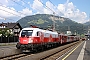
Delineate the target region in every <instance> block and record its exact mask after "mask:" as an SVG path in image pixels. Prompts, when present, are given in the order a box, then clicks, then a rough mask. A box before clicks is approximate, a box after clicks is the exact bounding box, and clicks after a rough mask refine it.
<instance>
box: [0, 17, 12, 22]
mask: <svg viewBox="0 0 90 60" xmlns="http://www.w3.org/2000/svg"><path fill="white" fill-rule="evenodd" d="M0 18H3V20H6V19H9V20H12V21H14V20H13V19H10V18H6V17H2V16H0Z"/></svg>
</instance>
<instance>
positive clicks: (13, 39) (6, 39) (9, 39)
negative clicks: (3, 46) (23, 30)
mask: <svg viewBox="0 0 90 60" xmlns="http://www.w3.org/2000/svg"><path fill="white" fill-rule="evenodd" d="M11 42H18V36H11V37H5V36H0V43H11Z"/></svg>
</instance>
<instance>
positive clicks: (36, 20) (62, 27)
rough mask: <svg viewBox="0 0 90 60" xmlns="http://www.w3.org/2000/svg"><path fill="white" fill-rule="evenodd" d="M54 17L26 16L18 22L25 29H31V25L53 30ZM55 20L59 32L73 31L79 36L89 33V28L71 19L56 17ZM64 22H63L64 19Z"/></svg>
mask: <svg viewBox="0 0 90 60" xmlns="http://www.w3.org/2000/svg"><path fill="white" fill-rule="evenodd" d="M51 18H52V15H48V14H37V15H32V16H26V17H24V18H21V19H20V20H18V21H17V22H18V23H20V25H21V26H22V27H23V28H24V27H29V26H30V25H36V26H38V27H40V28H44V29H46V28H52V25H53V21H52V19H51ZM54 18H55V19H56V20H55V28H56V30H57V31H58V32H63V33H66V31H67V30H71V32H72V33H73V34H74V33H75V32H76V33H78V34H84V33H86V32H87V31H86V30H87V26H86V25H84V24H80V23H77V22H75V21H72V20H70V19H69V18H64V17H59V16H54ZM58 18H59V19H58ZM61 18H62V19H63V20H62V19H61Z"/></svg>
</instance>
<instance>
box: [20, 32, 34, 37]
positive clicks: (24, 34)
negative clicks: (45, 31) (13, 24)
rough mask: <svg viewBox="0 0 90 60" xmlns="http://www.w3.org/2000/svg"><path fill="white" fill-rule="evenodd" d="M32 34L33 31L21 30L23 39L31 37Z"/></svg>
mask: <svg viewBox="0 0 90 60" xmlns="http://www.w3.org/2000/svg"><path fill="white" fill-rule="evenodd" d="M32 32H33V30H23V31H22V32H21V36H22V37H24V36H32Z"/></svg>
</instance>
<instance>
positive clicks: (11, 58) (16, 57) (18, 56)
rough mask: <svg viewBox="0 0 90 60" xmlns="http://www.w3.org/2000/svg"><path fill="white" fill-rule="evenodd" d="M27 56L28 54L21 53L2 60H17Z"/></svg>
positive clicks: (0, 59) (1, 59)
mask: <svg viewBox="0 0 90 60" xmlns="http://www.w3.org/2000/svg"><path fill="white" fill-rule="evenodd" d="M27 55H28V54H24V53H20V54H15V55H10V56H6V57H1V58H0V60H15V59H18V58H20V57H24V56H27Z"/></svg>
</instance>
